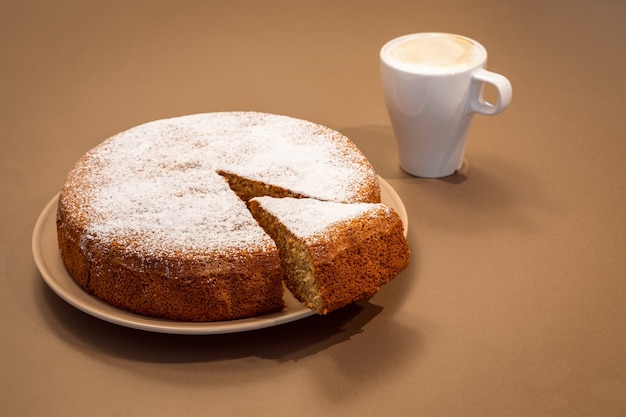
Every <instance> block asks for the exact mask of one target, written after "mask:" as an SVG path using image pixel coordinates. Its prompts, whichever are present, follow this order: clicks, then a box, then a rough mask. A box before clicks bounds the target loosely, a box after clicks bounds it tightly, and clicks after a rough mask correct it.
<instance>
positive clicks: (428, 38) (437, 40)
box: [381, 33, 486, 74]
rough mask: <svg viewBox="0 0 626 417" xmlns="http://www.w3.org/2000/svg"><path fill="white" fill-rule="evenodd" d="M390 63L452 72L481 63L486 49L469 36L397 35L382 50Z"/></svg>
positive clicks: (418, 69)
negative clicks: (398, 36)
mask: <svg viewBox="0 0 626 417" xmlns="http://www.w3.org/2000/svg"><path fill="white" fill-rule="evenodd" d="M381 57H382V58H383V59H384V60H386V61H387V62H388V63H389V64H391V65H393V66H395V67H397V68H399V69H402V70H405V71H409V72H418V73H419V72H424V73H427V74H438V73H441V74H450V73H454V72H459V71H465V70H467V69H470V68H473V67H476V66H478V65H480V64H481V63H482V62H483V61H484V60H485V59H486V52H485V49H484V48H483V47H482V46H481V45H480V44H477V43H475V42H473V41H472V40H470V39H467V38H464V37H462V36H457V35H452V34H446V33H422V34H414V35H407V36H404V37H400V38H397V39H395V40H393V41H391V42H389V43H388V44H387V45H385V46H384V47H383V49H382V51H381Z"/></svg>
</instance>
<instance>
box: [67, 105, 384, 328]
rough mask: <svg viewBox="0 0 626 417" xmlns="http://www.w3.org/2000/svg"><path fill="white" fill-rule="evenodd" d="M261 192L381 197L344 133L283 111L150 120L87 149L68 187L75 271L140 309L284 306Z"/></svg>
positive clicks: (217, 315)
mask: <svg viewBox="0 0 626 417" xmlns="http://www.w3.org/2000/svg"><path fill="white" fill-rule="evenodd" d="M262 195H270V196H274V197H286V196H291V197H309V198H314V199H319V200H325V201H337V202H343V203H358V202H371V203H377V202H379V201H380V188H379V185H378V180H377V176H376V173H375V172H374V170H373V168H372V166H371V165H370V163H369V162H368V161H367V159H366V158H365V157H364V156H363V154H362V153H361V152H360V151H359V150H358V148H357V147H356V146H355V145H354V144H353V143H352V142H351V141H350V140H349V139H348V138H346V137H345V136H343V135H342V134H340V133H339V132H336V131H334V130H332V129H329V128H326V127H324V126H321V125H318V124H315V123H311V122H308V121H304V120H300V119H294V118H290V117H286V116H278V115H271V114H266V113H255V112H223V113H206V114H197V115H189V116H182V117H177V118H171V119H164V120H158V121H154V122H150V123H146V124H143V125H140V126H137V127H134V128H131V129H129V130H127V131H125V132H122V133H119V134H117V135H115V136H113V137H111V138H109V139H107V140H106V141H104V142H103V143H101V144H100V145H98V146H96V147H95V148H93V149H92V150H90V151H89V152H87V153H86V154H85V155H84V156H83V157H82V158H81V159H80V160H79V161H78V162H77V163H76V165H75V166H74V168H73V169H72V171H70V173H69V175H68V177H67V180H66V182H65V184H64V185H63V188H62V190H61V194H60V198H59V206H58V210H57V233H58V240H59V248H60V252H61V257H62V259H63V261H64V264H65V266H66V268H67V270H68V272H69V273H70V275H71V276H72V277H73V278H74V279H75V280H76V282H77V283H78V284H79V285H80V286H81V287H83V288H84V289H85V290H86V291H87V292H89V293H91V294H93V295H94V296H96V297H98V298H100V299H103V300H105V301H107V302H109V303H111V304H113V305H115V306H117V307H120V308H123V309H127V310H130V311H133V312H136V313H140V314H145V315H150V316H155V317H161V318H169V319H173V320H186V321H217V320H229V319H238V318H244V317H251V316H256V315H260V314H264V313H269V312H273V311H278V310H280V309H282V308H283V307H284V304H283V301H282V294H283V284H282V270H281V267H280V259H279V253H278V250H277V248H276V245H275V243H274V241H273V240H272V239H271V238H270V237H269V236H268V235H267V234H266V233H265V231H264V230H263V229H262V228H261V227H260V226H259V225H258V223H257V222H256V221H255V219H254V218H253V217H252V215H251V214H250V212H249V210H248V208H247V205H246V201H247V200H249V199H251V198H253V197H256V196H262Z"/></svg>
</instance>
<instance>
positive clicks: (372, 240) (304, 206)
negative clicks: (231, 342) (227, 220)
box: [249, 197, 409, 314]
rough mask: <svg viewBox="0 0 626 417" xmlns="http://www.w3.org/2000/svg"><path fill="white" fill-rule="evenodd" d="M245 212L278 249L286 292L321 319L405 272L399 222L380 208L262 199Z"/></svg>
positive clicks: (404, 248) (405, 246) (404, 247)
mask: <svg viewBox="0 0 626 417" xmlns="http://www.w3.org/2000/svg"><path fill="white" fill-rule="evenodd" d="M249 206H250V210H251V211H252V214H253V216H254V217H255V218H256V219H257V221H259V224H261V225H262V226H263V227H264V229H265V230H266V231H267V232H268V233H269V234H270V236H272V238H273V239H274V240H275V242H276V244H277V246H278V249H279V251H280V256H281V262H282V267H283V271H284V273H285V283H286V285H287V288H289V290H290V291H291V292H292V293H293V294H294V295H295V296H296V298H298V299H299V300H300V301H302V302H303V303H304V304H305V305H306V306H307V307H309V308H312V309H314V310H316V311H317V312H318V313H319V314H326V313H328V312H331V311H333V310H336V309H338V308H340V307H343V306H345V305H347V304H350V303H352V302H354V301H356V300H359V299H362V298H367V297H370V296H372V295H374V294H376V293H377V292H378V290H379V289H380V287H381V286H382V285H384V284H385V283H387V282H389V281H390V280H391V279H393V278H394V277H395V276H396V275H397V274H399V273H400V272H401V271H402V270H404V269H405V268H406V267H407V266H408V263H409V248H408V243H407V241H406V238H405V236H404V228H403V224H402V221H401V219H400V217H399V216H398V214H397V213H396V212H395V211H394V210H393V209H391V208H390V207H387V206H385V205H383V204H365V203H363V204H340V203H334V202H322V201H318V200H311V199H293V198H282V199H275V198H271V197H261V198H254V199H252V200H250V202H249Z"/></svg>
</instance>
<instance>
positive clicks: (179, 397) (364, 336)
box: [0, 0, 626, 417]
mask: <svg viewBox="0 0 626 417" xmlns="http://www.w3.org/2000/svg"><path fill="white" fill-rule="evenodd" d="M142 3H143V4H142ZM222 3H223V5H221V6H219V7H218V6H214V5H212V4H213V2H203V1H189V2H175V1H167V2H166V1H145V2H140V1H137V2H122V1H114V2H78V1H76V2H66V1H57V2H47V1H39V2H36V1H32V2H18V1H7V0H4V1H2V2H1V3H0V51H1V52H2V53H1V54H0V68H1V69H2V70H1V71H0V92H1V94H0V106H1V107H0V126H2V134H1V135H2V152H1V153H0V167H1V169H2V171H1V172H2V174H1V175H2V176H1V184H2V186H1V187H2V193H3V196H4V199H3V203H2V205H1V206H0V218H2V232H3V233H2V240H1V244H0V245H1V246H0V256H1V257H2V258H1V260H0V280H1V283H2V291H0V309H1V314H0V322H1V326H2V332H1V334H2V335H1V336H0V341H1V342H0V343H1V344H0V348H1V350H2V356H1V359H0V366H1V371H2V382H1V383H0V409H1V410H2V411H3V414H7V415H20V416H40V415H49V416H53V415H62V416H83V415H90V416H101V415H102V416H103V415H151V416H165V415H183V414H184V415H187V416H193V415H206V413H207V412H211V413H212V414H214V415H249V414H254V415H258V416H261V415H272V416H293V415H298V416H302V417H304V416H315V415H342V416H346V417H348V416H380V415H383V414H384V415H423V416H459V415H462V416H481V417H484V416H609V417H611V416H623V415H625V414H626V354H625V352H626V306H625V301H624V300H625V299H626V297H625V295H626V280H625V271H626V257H625V256H624V248H625V247H626V222H625V221H624V215H623V212H624V207H625V206H626V197H625V196H626V193H625V192H624V184H625V180H626V164H625V163H624V161H625V160H626V145H625V143H626V142H624V138H626V122H625V121H624V115H623V113H624V108H626V81H625V80H626V78H624V74H625V73H626V55H625V53H624V46H623V43H624V41H625V40H626V25H624V24H623V23H624V21H625V19H626V3H624V2H622V1H615V0H598V1H565V0H555V1H551V2H540V1H513V0H504V1H486V2H485V1H478V0H470V1H460V0H442V1H441V2H416V1H399V0H398V1H395V0H390V1H386V2H380V1H378V2H370V1H364V2H347V1H342V2H336V1H332V2H331V1H317V2H279V1H271V0H268V1H266V2H251V1H250V2H246V4H242V2H241V1H232V2H222ZM434 30H437V31H448V32H455V33H460V34H464V35H467V36H470V37H473V38H475V39H477V40H478V41H480V42H482V43H483V44H484V45H485V46H486V47H487V49H488V51H489V53H490V59H489V68H490V69H492V70H494V71H496V72H500V73H502V74H505V75H506V76H507V77H509V79H510V80H511V82H512V84H513V90H514V93H513V102H512V105H511V107H510V108H509V109H508V110H507V111H506V112H505V113H503V114H502V115H499V116H496V117H493V118H488V117H480V116H479V117H476V119H475V121H474V125H473V129H472V131H471V133H470V138H469V144H468V150H467V160H468V167H466V169H465V172H464V173H463V174H462V175H457V176H455V177H452V178H449V179H446V180H420V179H416V178H411V177H409V176H407V175H405V174H403V173H402V172H401V171H400V169H399V168H398V164H397V156H396V153H395V152H396V150H395V145H394V142H393V137H392V134H391V129H390V126H389V121H388V118H387V115H386V112H385V108H384V104H383V100H382V93H381V89H380V84H379V79H378V50H379V48H380V46H382V44H384V42H386V41H387V40H389V39H391V38H393V37H395V36H397V35H400V34H404V33H408V32H414V31H434ZM217 110H257V111H267V112H272V113H281V114H287V115H290V116H294V117H301V118H304V119H308V120H311V121H314V122H318V123H321V124H324V125H327V126H329V127H331V128H335V129H338V130H340V131H341V132H343V133H345V134H346V135H348V136H349V137H351V138H352V139H353V140H354V141H355V142H356V143H357V144H358V145H359V147H360V148H361V149H362V150H363V152H364V153H365V154H366V155H367V156H368V157H369V158H370V160H371V161H372V163H373V164H374V167H375V168H376V169H377V171H378V173H379V174H380V175H381V176H382V177H383V178H385V179H387V181H388V182H389V183H390V184H391V185H392V186H393V187H394V188H395V189H396V190H397V191H398V193H399V194H400V196H401V197H402V199H403V200H404V203H405V205H406V208H407V211H408V213H409V217H410V225H409V242H410V244H411V250H412V264H411V266H410V267H409V268H408V269H407V270H405V271H404V272H403V273H402V274H400V275H399V276H398V277H397V278H396V279H395V280H394V281H393V282H391V283H389V284H387V285H386V286H385V287H383V289H382V290H381V291H380V292H379V293H378V294H377V295H376V296H375V297H373V298H372V299H371V300H370V301H369V302H360V303H358V304H356V305H353V306H349V307H347V308H346V309H342V310H339V311H336V312H334V313H333V314H330V315H329V316H327V317H310V318H307V319H304V320H301V321H299V322H295V323H292V324H288V325H285V326H280V327H276V328H271V329H266V330H260V331H254V332H250V333H243V334H232V335H222V336H206V337H182V336H170V335H161V334H152V333H147V332H141V331H135V330H131V329H126V328H122V327H119V326H115V325H112V324H108V323H105V322H103V321H101V320H98V319H95V318H92V317H90V316H88V315H86V314H83V313H81V312H79V311H77V310H76V309H75V308H73V307H71V306H69V305H68V304H66V303H65V302H64V301H62V300H61V299H60V298H58V297H57V296H56V295H54V294H53V293H52V292H51V291H50V290H49V289H48V288H47V287H46V285H45V284H44V283H43V281H42V279H41V276H40V275H39V273H38V272H37V269H36V267H35V265H34V263H33V261H32V255H31V249H30V238H31V233H32V228H33V225H34V222H35V220H36V218H37V216H38V215H39V213H40V212H41V210H42V209H43V207H44V206H45V204H46V203H47V202H48V201H49V200H50V198H52V196H53V195H54V194H56V192H57V191H58V190H59V187H60V186H61V184H62V182H63V179H64V177H65V175H66V174H67V172H68V171H69V170H70V169H71V167H72V165H73V164H74V162H75V161H76V160H77V159H78V157H79V156H80V155H82V154H83V153H84V152H85V151H86V150H88V149H89V148H91V147H92V146H94V145H95V144H97V143H99V142H100V141H101V140H102V139H104V138H105V137H108V136H110V135H111V134H113V133H116V132H118V131H121V130H123V129H126V128H128V127H131V126H134V125H136V124H139V123H141V122H145V121H149V120H153V119H158V118H162V117H168V116H175V115H181V114H188V113H196V112H202V111H217ZM303 399H306V401H303ZM302 404H307V406H306V407H305V408H303V407H302Z"/></svg>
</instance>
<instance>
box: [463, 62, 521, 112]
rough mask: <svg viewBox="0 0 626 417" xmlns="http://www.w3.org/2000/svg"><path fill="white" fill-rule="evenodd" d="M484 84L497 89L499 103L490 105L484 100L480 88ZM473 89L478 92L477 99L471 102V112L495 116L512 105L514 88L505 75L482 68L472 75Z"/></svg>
mask: <svg viewBox="0 0 626 417" xmlns="http://www.w3.org/2000/svg"><path fill="white" fill-rule="evenodd" d="M483 83H487V84H491V85H492V86H494V87H495V89H496V91H497V92H498V102H497V103H496V104H491V103H488V102H486V101H485V100H484V99H483V97H482V94H481V88H480V87H481V86H482V84H483ZM472 88H473V89H474V91H475V92H476V94H475V97H476V99H472V100H471V103H470V112H473V113H481V114H486V115H487V116H493V115H496V114H498V113H501V112H503V111H504V109H506V108H507V107H508V106H509V103H511V95H512V94H513V88H512V87H511V82H510V81H509V80H508V79H507V78H506V77H505V76H503V75H500V74H496V73H495V72H491V71H487V70H486V69H484V68H481V69H479V70H477V71H476V72H474V74H472Z"/></svg>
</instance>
